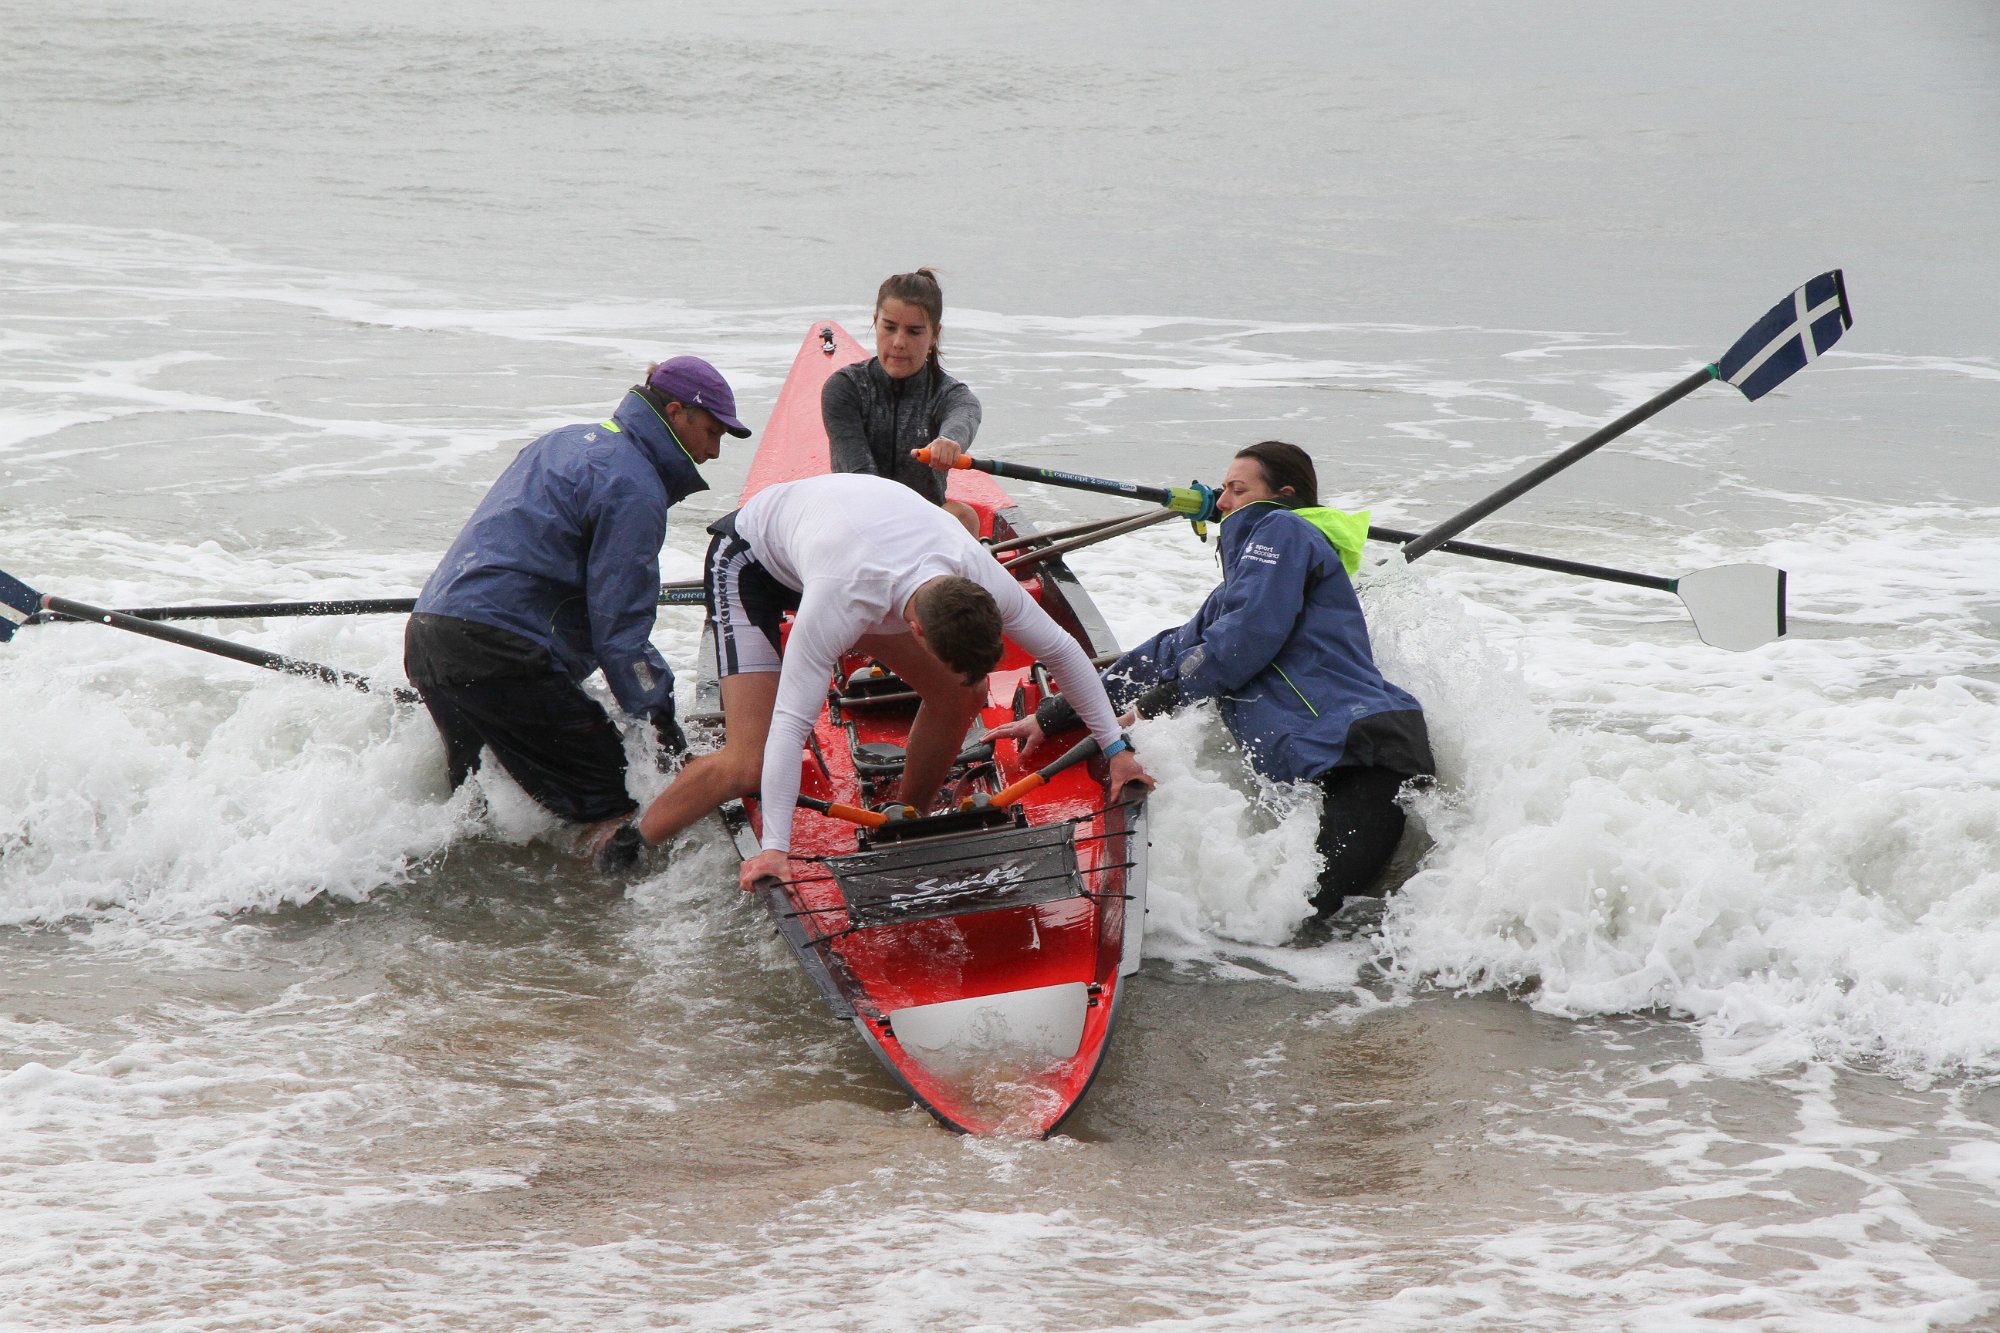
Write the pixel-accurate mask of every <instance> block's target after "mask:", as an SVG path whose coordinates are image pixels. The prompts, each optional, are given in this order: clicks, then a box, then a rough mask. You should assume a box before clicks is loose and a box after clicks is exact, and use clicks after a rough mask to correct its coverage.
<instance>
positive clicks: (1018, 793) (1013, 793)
mask: <svg viewBox="0 0 2000 1333" xmlns="http://www.w3.org/2000/svg"><path fill="white" fill-rule="evenodd" d="M1096 753H1097V737H1095V736H1085V737H1084V738H1083V739H1082V740H1080V741H1078V742H1077V743H1076V744H1075V745H1072V746H1070V747H1069V748H1068V749H1067V750H1064V751H1063V752H1062V754H1061V755H1060V756H1058V757H1057V759H1056V760H1055V762H1054V763H1051V764H1046V765H1044V766H1043V767H1041V768H1038V769H1036V770H1035V771H1034V772H1032V773H1030V774H1028V776H1027V777H1025V778H1016V779H1015V780H1014V781H1013V782H1011V783H1009V784H1008V785H1007V786H1005V787H1002V788H1001V789H1000V790H999V791H996V792H994V793H993V794H992V795H991V796H989V797H987V798H986V804H988V805H997V806H1001V807H1005V806H1009V805H1012V804H1014V802H1016V801H1018V800H1020V799H1021V798H1022V797H1023V796H1026V795H1027V794H1028V793H1029V792H1031V791H1033V790H1035V788H1037V787H1040V786H1044V785H1046V784H1047V782H1048V780H1049V779H1050V778H1052V777H1054V776H1055V775H1056V774H1058V773H1060V772H1062V771H1063V770H1064V769H1066V768H1074V767H1075V766H1076V765H1078V764H1080V763H1082V762H1083V761H1084V760H1086V759H1088V758H1090V757H1091V756H1092V755H1094V754H1096ZM975 804H977V802H976V801H974V800H971V799H967V800H965V801H963V802H961V803H960V806H959V808H960V809H971V808H972V807H973V806H974V805H975Z"/></svg>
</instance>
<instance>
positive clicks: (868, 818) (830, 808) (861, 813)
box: [798, 796, 917, 828]
mask: <svg viewBox="0 0 2000 1333" xmlns="http://www.w3.org/2000/svg"><path fill="white" fill-rule="evenodd" d="M798 803H799V808H800V809H801V810H817V811H819V812H820V813H821V814H823V815H829V816H831V817H833V818H834V819H844V820H846V821H847V822H848V823H850V824H859V825H860V826H861V827H863V828H881V827H882V826H883V825H884V824H886V823H888V822H889V821H890V820H892V819H897V818H901V819H915V818H916V816H917V812H916V810H915V809H914V808H912V807H910V806H907V805H906V806H903V807H902V809H901V811H900V813H898V812H896V811H890V810H863V809H862V808H861V807H860V806H858V805H842V804H841V803H840V802H838V801H822V800H820V799H818V798H817V797H813V796H801V797H799V802H798Z"/></svg>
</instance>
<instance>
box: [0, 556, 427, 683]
mask: <svg viewBox="0 0 2000 1333" xmlns="http://www.w3.org/2000/svg"><path fill="white" fill-rule="evenodd" d="M38 611H53V612H56V613H57V614H59V615H62V616H66V617H68V618H69V619H71V620H88V621H95V622H96V623H97V624H100V625H109V626H111V628H113V629H122V630H128V631H130V632H131V633H133V634H143V635H145V636H146V637H147V638H149V639H160V640H162V641H164V642H166V643H177V644H179V645H181V646H182V647H183V648H194V649H198V650H199V651H201V652H205V653H214V654H215V655H216V656H218V657H228V658H233V659H234V660H236V661H238V662H247V663H249V664H250V665H251V666H260V667H264V668H265V669H266V670H270V671H282V672H284V673H286V674H287V675H293V676H311V677H313V678H314V679H316V680H323V681H325V682H326V683H327V684H329V685H345V686H347V687H349V688H350V689H356V690H360V691H362V692H363V693H366V694H379V693H384V692H385V691H384V690H383V688H382V687H381V686H379V685H377V684H375V683H374V682H373V681H371V680H369V679H368V678H367V677H366V676H357V675H355V674H354V673H353V672H352V671H342V670H340V669H339V668H337V667H330V666H322V665H321V664H319V663H318V662H308V661H305V660H304V659H303V658H297V657H287V656H285V655H284V654H283V653H269V652H265V651H264V650H263V649H261V648H251V647H247V646H245V645H244V644H240V643H231V642H230V641H229V640H227V639H217V638H212V637H211V636H209V635H206V634H196V633H195V632H194V631H193V630H185V629H177V628H175V627H174V626H172V625H160V624H156V623H154V622H153V621H150V620H141V619H139V618H138V617H136V616H128V615H126V614H125V613H124V612H122V611H107V610H105V609H104V608H103V607H101V606H91V605H89V604H88V603H86V602H76V601H71V600H70V599H69V598H67V597H57V596H56V595H54V594H53V593H41V592H36V591H35V590H34V589H33V588H30V587H29V586H28V585H27V584H25V583H23V582H21V581H20V580H19V579H17V578H14V577H13V576H12V575H10V574H7V573H4V572H0V643H4V642H6V641H7V640H9V639H11V638H13V637H14V631H15V629H16V628H18V627H19V626H20V625H22V624H24V623H26V622H27V620H28V618H29V617H30V616H32V615H34V614H35V613H36V612H38ZM386 693H388V694H390V695H392V696H394V698H395V699H396V700H397V702H399V703H411V704H413V703H418V702H420V696H419V695H418V694H417V692H416V691H415V690H413V689H410V688H408V687H407V686H402V685H397V686H394V687H392V688H390V689H389V690H387V691H386Z"/></svg>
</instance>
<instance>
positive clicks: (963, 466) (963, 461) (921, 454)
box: [910, 445, 972, 472]
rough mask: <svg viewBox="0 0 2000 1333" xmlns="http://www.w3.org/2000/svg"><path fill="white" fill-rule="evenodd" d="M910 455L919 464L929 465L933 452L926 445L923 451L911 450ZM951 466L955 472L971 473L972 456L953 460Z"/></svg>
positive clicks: (966, 455) (963, 455)
mask: <svg viewBox="0 0 2000 1333" xmlns="http://www.w3.org/2000/svg"><path fill="white" fill-rule="evenodd" d="M910 454H911V456H912V457H913V458H915V459H916V460H917V461H918V462H919V463H923V464H925V465H928V464H929V463H930V461H931V451H930V446H928V445H926V446H925V447H923V448H922V449H912V450H910ZM951 466H952V470H953V471H955V472H965V471H969V470H970V469H971V467H972V455H971V454H960V455H959V456H958V457H957V458H954V459H952V460H951Z"/></svg>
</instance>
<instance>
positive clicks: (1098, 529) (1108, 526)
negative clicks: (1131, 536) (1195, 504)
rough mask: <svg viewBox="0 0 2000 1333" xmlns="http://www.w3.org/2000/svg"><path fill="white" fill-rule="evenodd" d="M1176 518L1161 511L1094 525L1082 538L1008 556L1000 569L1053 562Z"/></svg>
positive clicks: (1053, 543)
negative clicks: (1062, 556) (1080, 549)
mask: <svg viewBox="0 0 2000 1333" xmlns="http://www.w3.org/2000/svg"><path fill="white" fill-rule="evenodd" d="M1176 517H1178V515H1176V514H1173V513H1171V512H1167V511H1162V512H1160V513H1156V514H1140V515H1138V516H1136V517H1129V518H1122V519H1120V520H1118V521H1117V522H1115V523H1100V524H1097V525H1094V526H1093V527H1092V529H1091V530H1090V531H1089V532H1086V533H1084V534H1083V535H1082V536H1079V537H1071V538H1070V539H1069V540H1067V541H1060V542H1051V543H1049V544H1048V545H1047V546H1037V547H1034V548H1033V549H1031V550H1029V551H1027V552H1025V553H1024V554H1021V555H1010V556H1008V557H1007V558H1006V559H1005V560H1002V561H1001V562H1000V568H1002V569H1019V568H1020V567H1021V566H1023V565H1032V564H1036V563H1038V562H1040V561H1043V560H1053V559H1055V558H1056V557H1057V556H1059V555H1067V554H1068V553H1069V552H1071V551H1074V550H1077V549H1079V548H1080V547H1084V546H1095V545H1096V544H1097V543H1098V542H1102V541H1109V540H1111V538H1113V537H1120V536H1123V535H1124V534H1126V533H1128V532H1137V531H1138V530H1139V529H1140V528H1150V527H1152V526H1153V525H1154V524H1155V523H1165V522H1167V521H1169V520H1171V519H1173V518H1176ZM996 554H997V552H996Z"/></svg>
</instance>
